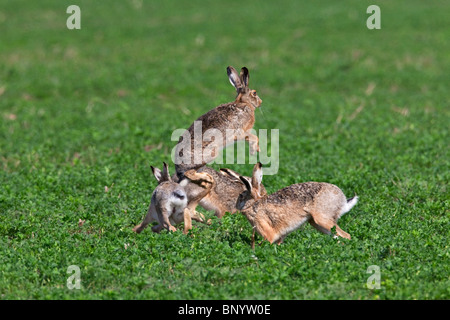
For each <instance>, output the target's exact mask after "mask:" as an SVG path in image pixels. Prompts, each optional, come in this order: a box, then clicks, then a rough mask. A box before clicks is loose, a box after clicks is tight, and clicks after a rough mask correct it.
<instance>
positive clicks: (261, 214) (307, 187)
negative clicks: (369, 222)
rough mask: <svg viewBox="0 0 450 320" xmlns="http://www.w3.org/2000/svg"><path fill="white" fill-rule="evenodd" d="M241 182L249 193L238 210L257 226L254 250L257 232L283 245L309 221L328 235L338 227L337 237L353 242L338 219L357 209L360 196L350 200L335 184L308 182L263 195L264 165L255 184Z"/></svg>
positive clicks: (257, 170)
mask: <svg viewBox="0 0 450 320" xmlns="http://www.w3.org/2000/svg"><path fill="white" fill-rule="evenodd" d="M240 179H241V181H242V182H243V183H244V185H245V187H246V190H245V191H244V192H242V193H241V194H240V195H239V197H238V201H237V208H238V210H239V211H241V212H242V213H243V214H244V215H245V217H246V218H247V220H248V221H249V222H250V224H251V225H252V226H253V236H252V247H254V235H255V230H256V231H257V232H258V233H259V234H260V235H261V236H262V237H263V238H264V239H267V240H268V241H269V242H270V243H278V244H280V243H281V242H283V239H284V238H285V237H286V236H287V235H288V234H289V233H290V232H292V231H294V230H296V229H298V228H299V227H300V226H301V225H302V224H303V223H305V222H306V221H308V222H309V223H310V224H311V225H312V226H313V227H314V228H316V229H317V230H319V231H320V232H323V233H325V234H331V228H333V227H336V233H337V235H339V236H341V237H343V238H347V239H350V235H349V234H348V233H347V232H345V231H343V230H342V229H341V228H339V226H338V225H337V220H338V219H339V218H340V217H342V215H344V214H345V213H347V212H348V211H350V209H352V208H353V206H354V205H355V204H356V202H357V201H358V197H357V196H356V195H355V196H354V197H353V198H351V199H349V200H347V199H346V197H345V195H344V193H343V192H342V190H341V189H339V188H338V187H337V186H335V185H333V184H330V183H324V182H305V183H297V184H293V185H290V186H289V187H286V188H284V189H281V190H279V191H277V192H275V193H273V194H271V195H266V196H262V195H261V194H260V186H261V181H262V165H261V163H257V164H256V165H255V167H254V169H253V176H252V180H251V182H249V181H248V180H247V179H246V178H245V177H240Z"/></svg>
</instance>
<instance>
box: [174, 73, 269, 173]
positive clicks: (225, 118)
mask: <svg viewBox="0 0 450 320" xmlns="http://www.w3.org/2000/svg"><path fill="white" fill-rule="evenodd" d="M227 74H228V79H229V80H230V82H231V84H232V85H233V86H234V87H235V89H236V92H237V96H236V99H235V100H234V101H233V102H229V103H225V104H222V105H219V106H217V107H216V108H214V109H212V110H210V111H209V112H207V113H205V114H203V115H202V116H200V117H199V118H198V119H197V120H196V121H194V123H193V124H192V125H191V126H190V127H189V128H188V129H187V131H186V132H185V134H183V135H182V136H181V137H180V139H179V141H178V144H177V146H176V147H175V169H176V174H177V176H178V178H179V181H182V180H183V179H184V173H185V172H186V171H188V170H190V169H198V168H200V167H202V166H204V165H205V164H207V163H209V162H211V161H213V160H214V159H215V158H216V157H217V156H218V154H219V151H220V150H222V149H223V148H224V147H226V146H227V145H229V144H231V143H233V142H234V141H237V140H244V139H245V140H246V141H248V142H249V144H250V152H251V153H252V154H254V153H255V152H256V151H259V145H258V137H257V136H256V135H254V134H252V133H251V132H250V130H251V129H252V128H253V125H254V123H255V109H256V108H258V107H260V106H261V103H262V100H261V99H260V98H259V97H258V95H257V94H256V91H255V90H252V89H249V87H248V81H249V77H250V76H249V72H248V69H247V68H245V67H243V68H242V69H241V72H240V74H238V73H237V71H236V70H235V69H234V68H233V67H231V66H229V67H228V68H227ZM197 130H198V131H200V130H201V132H200V134H201V137H199V136H198V134H197V132H196V131H197ZM214 132H215V133H219V134H220V137H221V138H218V139H217V141H216V139H215V136H214V139H212V138H211V137H209V136H208V133H209V134H211V133H214ZM208 137H209V138H211V139H208Z"/></svg>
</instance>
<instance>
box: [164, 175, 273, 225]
mask: <svg viewBox="0 0 450 320" xmlns="http://www.w3.org/2000/svg"><path fill="white" fill-rule="evenodd" d="M191 170H192V169H191ZM197 172H198V173H207V174H209V175H210V176H211V177H212V178H213V180H214V183H213V185H212V187H211V191H210V192H209V193H208V194H206V196H204V197H203V198H202V199H201V200H200V202H199V203H198V204H199V205H200V206H201V207H202V208H204V209H205V210H208V211H214V214H215V215H216V216H217V217H218V218H222V217H223V216H224V215H225V213H226V212H229V213H231V214H233V213H236V212H237V209H236V199H237V198H238V196H239V195H240V194H241V193H242V192H243V191H245V190H246V188H245V185H244V184H242V182H241V180H240V178H239V177H240V176H241V175H240V174H239V173H237V172H236V171H233V170H231V169H226V168H221V169H220V171H219V172H217V171H216V170H214V169H213V168H210V167H208V166H204V167H201V168H200V169H198V170H197ZM245 178H246V179H248V180H249V181H250V178H249V177H245ZM172 179H173V181H175V182H177V181H178V177H177V176H176V175H173V176H172ZM180 185H182V186H183V187H184V190H185V192H186V194H187V195H188V198H196V199H198V197H200V196H202V192H203V189H202V188H201V187H200V186H198V185H197V184H195V183H194V182H191V181H190V179H185V180H183V181H182V182H181V183H180ZM260 193H261V195H262V196H264V195H266V194H267V192H266V189H265V188H264V186H263V185H262V184H261V185H260Z"/></svg>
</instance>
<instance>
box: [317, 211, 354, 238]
mask: <svg viewBox="0 0 450 320" xmlns="http://www.w3.org/2000/svg"><path fill="white" fill-rule="evenodd" d="M309 223H310V224H311V225H312V226H313V227H314V228H316V229H317V230H318V231H320V232H322V233H325V234H328V235H331V228H333V227H336V233H337V235H338V236H340V237H342V238H346V239H351V237H350V235H349V234H348V233H347V232H345V231H344V230H342V229H341V228H339V226H338V225H337V223H336V222H334V221H333V220H330V219H328V218H326V217H325V218H324V217H321V216H318V217H313V219H310V220H309Z"/></svg>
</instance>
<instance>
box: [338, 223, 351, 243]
mask: <svg viewBox="0 0 450 320" xmlns="http://www.w3.org/2000/svg"><path fill="white" fill-rule="evenodd" d="M335 226H336V233H337V235H338V236H340V237H342V238H346V239H349V240H350V239H351V238H352V237H351V236H350V235H349V234H348V233H347V232H345V231H344V230H342V229H341V228H339V226H338V225H337V223H336V224H335Z"/></svg>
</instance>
